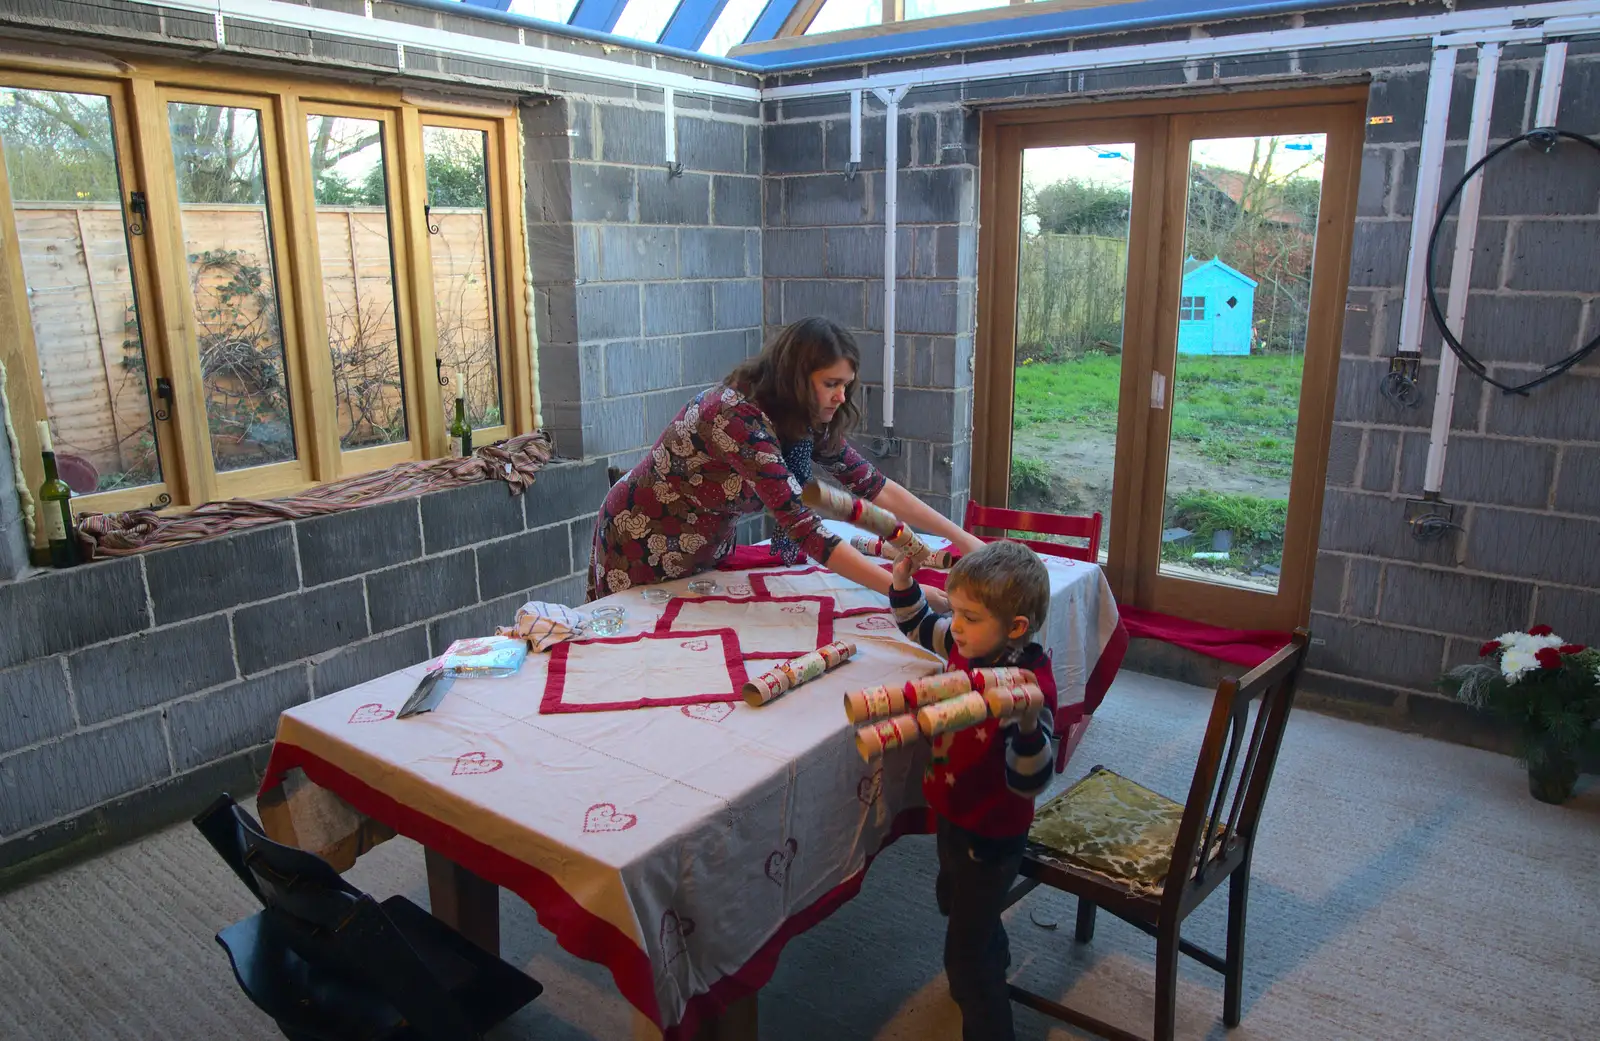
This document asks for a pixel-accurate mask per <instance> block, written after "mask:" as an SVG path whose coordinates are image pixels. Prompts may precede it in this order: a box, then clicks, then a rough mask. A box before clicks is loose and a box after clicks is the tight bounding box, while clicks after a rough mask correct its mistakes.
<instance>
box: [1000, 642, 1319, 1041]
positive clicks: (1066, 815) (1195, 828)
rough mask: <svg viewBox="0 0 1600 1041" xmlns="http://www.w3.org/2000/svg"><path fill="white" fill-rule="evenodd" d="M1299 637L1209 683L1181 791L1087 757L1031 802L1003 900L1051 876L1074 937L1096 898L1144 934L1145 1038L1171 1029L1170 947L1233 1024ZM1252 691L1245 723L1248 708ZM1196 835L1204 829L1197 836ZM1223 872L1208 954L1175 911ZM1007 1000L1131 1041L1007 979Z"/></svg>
mask: <svg viewBox="0 0 1600 1041" xmlns="http://www.w3.org/2000/svg"><path fill="white" fill-rule="evenodd" d="M1308 640H1309V635H1308V633H1307V632H1306V630H1305V629H1297V630H1295V633H1294V636H1293V639H1292V640H1291V642H1290V643H1289V644H1287V645H1286V646H1284V647H1283V648H1282V649H1281V650H1279V651H1278V652H1277V653H1276V654H1274V655H1273V656H1272V657H1271V658H1268V659H1267V660H1266V661H1265V662H1262V663H1261V664H1260V665H1259V666H1257V667H1256V668H1255V669H1253V670H1251V671H1250V672H1249V673H1248V674H1246V675H1245V676H1244V678H1243V679H1233V678H1232V677H1229V678H1227V679H1224V680H1223V681H1222V682H1221V683H1220V684H1218V685H1217V694H1216V698H1215V699H1214V700H1213V701H1212V704H1211V718H1210V721H1209V722H1208V723H1207V725H1206V733H1205V740H1204V742H1203V743H1202V744H1201V746H1200V758H1199V761H1198V762H1197V763H1196V764H1195V768H1194V778H1193V780H1192V781H1191V783H1190V785H1189V797H1188V799H1187V801H1185V802H1184V803H1182V804H1179V803H1176V802H1173V801H1172V800H1171V799H1167V798H1166V797H1164V796H1161V795H1158V794H1157V793H1155V792H1153V791H1151V790H1150V789H1148V788H1144V787H1142V786H1140V785H1138V784H1135V783H1134V782H1133V781H1130V780H1128V779H1127V778H1124V777H1121V776H1119V775H1118V774H1115V773H1112V772H1111V771H1109V770H1106V769H1105V768H1104V767H1099V766H1097V767H1095V768H1094V769H1093V770H1091V771H1090V773H1089V775H1088V776H1087V777H1085V778H1084V779H1083V780H1081V781H1079V782H1078V783H1077V784H1075V785H1073V786H1072V787H1071V788H1069V789H1068V790H1067V791H1065V792H1063V793H1062V794H1060V795H1058V796H1056V797H1055V798H1054V799H1052V800H1050V801H1049V802H1048V803H1046V804H1045V805H1044V806H1043V807H1041V808H1040V810H1039V812H1038V814H1037V815H1036V817H1035V819H1034V824H1033V827H1032V829H1031V830H1030V831H1029V833H1028V849H1027V853H1026V855H1025V856H1024V859H1023V863H1022V872H1021V874H1022V876H1023V880H1022V881H1021V882H1020V883H1018V885H1017V886H1016V888H1014V889H1013V890H1012V891H1011V894H1010V896H1009V899H1008V906H1009V905H1010V904H1014V903H1016V902H1017V901H1018V900H1019V899H1021V898H1022V897H1023V896H1025V895H1027V894H1028V893H1029V892H1031V891H1033V889H1034V888H1036V887H1037V886H1039V885H1046V886H1052V887H1054V888H1056V889H1060V890H1062V891H1064V892H1068V893H1071V894H1073V895H1074V896H1076V897H1077V898H1078V914H1077V929H1076V938H1077V941H1078V942H1079V943H1088V942H1089V941H1090V940H1091V939H1093V937H1094V922H1095V911H1096V909H1097V908H1101V907H1103V908H1105V909H1106V910H1107V911H1109V912H1111V913H1112V914H1114V915H1116V916H1117V917H1118V918H1121V919H1122V920H1124V921H1126V922H1128V923H1129V924H1131V925H1133V926H1135V927H1137V928H1139V929H1141V930H1143V931H1144V932H1146V933H1149V934H1150V935H1152V936H1154V937H1155V938H1156V1011H1155V1035H1154V1036H1155V1041H1171V1038H1172V1033H1173V1028H1174V1023H1175V1020H1176V1016H1177V1001H1176V999H1177V987H1178V955H1179V954H1180V953H1183V954H1187V955H1188V956H1189V957H1191V958H1193V959H1195V960H1196V961H1198V962H1200V963H1201V964H1202V965H1206V966H1208V967H1210V968H1212V969H1215V970H1216V971H1217V972H1220V973H1222V975H1223V980H1224V982H1223V999H1222V1021H1223V1023H1225V1024H1226V1025H1227V1026H1230V1027H1234V1026H1238V1024H1239V1011H1240V1000H1241V995H1242V991H1243V977H1244V927H1245V907H1246V902H1247V900H1248V897H1249V892H1250V860H1251V856H1252V854H1253V853H1254V850H1255V840H1256V826H1257V824H1258V822H1259V821H1260V818H1261V804H1262V801H1263V800H1264V799H1265V798H1266V795H1267V786H1268V785H1269V784H1271V782H1272V771H1273V767H1274V766H1275V764H1276V763H1277V759H1278V749H1279V746H1280V745H1281V744H1282V742H1283V731H1284V726H1285V724H1286V723H1287V722H1288V719H1289V710H1290V708H1291V706H1292V705H1293V702H1294V691H1295V683H1296V682H1297V681H1298V679H1299V675H1300V666H1301V662H1302V660H1303V659H1304V657H1305V651H1306V644H1307V642H1308ZM1257 700H1259V701H1260V706H1259V707H1258V708H1257V710H1256V712H1255V715H1254V720H1253V721H1252V719H1251V712H1250V708H1251V704H1252V703H1253V702H1255V701H1257ZM1241 747H1242V748H1243V753H1244V754H1243V755H1242V756H1241V755H1240V751H1241ZM1107 822H1111V823H1112V825H1113V826H1112V828H1107V827H1106V824H1107ZM1203 835H1209V836H1211V839H1210V840H1209V841H1203V840H1202V836H1203ZM1202 849H1203V850H1204V855H1202ZM1224 880H1226V881H1227V882H1228V934H1227V950H1226V953H1225V954H1224V955H1222V956H1221V957H1218V956H1217V955H1216V954H1213V953H1212V952H1210V951H1207V950H1205V949H1203V948H1201V947H1199V946H1197V945H1195V944H1193V943H1190V942H1189V941H1188V940H1184V939H1182V938H1181V935H1180V933H1181V931H1182V926H1183V920H1184V919H1185V918H1187V917H1188V916H1189V914H1190V912H1192V911H1193V910H1194V909H1195V908H1197V907H1199V906H1200V904H1201V903H1202V902H1204V901H1205V899H1206V898H1207V897H1208V896H1210V894H1211V892H1212V891H1213V890H1214V889H1216V888H1217V887H1218V886H1220V885H1221V884H1222V883H1223V881H1224ZM1011 999H1012V1000H1013V1001H1016V1002H1018V1003H1020V1004H1023V1005H1026V1006H1028V1007H1029V1008H1032V1009H1036V1010H1038V1011H1040V1012H1043V1013H1044V1014H1045V1015H1048V1016H1053V1017H1055V1018H1056V1019H1060V1020H1064V1021H1065V1022H1067V1023H1071V1024H1072V1025H1074V1026H1077V1027H1080V1028H1083V1029H1085V1030H1089V1031H1091V1032H1093V1033H1095V1034H1097V1035H1099V1036H1100V1037H1104V1038H1109V1039H1110V1041H1143V1039H1141V1038H1140V1037H1139V1036H1138V1035H1136V1034H1131V1033H1129V1032H1127V1031H1125V1030H1122V1029H1119V1028H1118V1027H1114V1026H1112V1025H1111V1024H1109V1023H1106V1022H1104V1021H1102V1020H1098V1019H1095V1018H1094V1017H1092V1016H1090V1015H1087V1014H1086V1013H1083V1012H1080V1011H1078V1010H1076V1009H1072V1008H1068V1007H1066V1006H1064V1005H1061V1004H1058V1003H1057V1002H1055V1001H1051V1000H1050V999H1048V998H1045V997H1042V996H1040V995H1037V994H1033V993H1030V992H1029V991H1026V990H1023V989H1022V988H1021V987H1018V986H1016V985H1014V984H1013V985H1012V987H1011Z"/></svg>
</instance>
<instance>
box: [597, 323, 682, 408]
mask: <svg viewBox="0 0 1600 1041" xmlns="http://www.w3.org/2000/svg"><path fill="white" fill-rule="evenodd" d="M605 360H606V361H605V364H606V394H607V395H608V396H615V395H619V394H638V393H641V392H643V391H648V390H664V389H665V388H667V387H676V386H678V384H679V380H680V371H681V369H682V366H681V365H680V364H679V351H678V341H677V339H676V338H671V337H669V338H666V339H660V340H645V341H644V342H643V343H634V342H632V341H627V340H622V341H618V342H616V343H608V344H606V345H605Z"/></svg>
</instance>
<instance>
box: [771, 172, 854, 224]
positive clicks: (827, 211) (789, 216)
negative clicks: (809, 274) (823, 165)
mask: <svg viewBox="0 0 1600 1041" xmlns="http://www.w3.org/2000/svg"><path fill="white" fill-rule="evenodd" d="M870 181H871V178H869V177H866V176H861V177H857V178H856V179H855V180H853V181H847V180H845V179H844V178H843V177H840V176H839V175H838V174H819V175H812V176H806V177H786V178H784V179H783V182H782V183H783V193H784V195H783V206H784V220H783V223H784V224H786V225H788V226H790V227H816V226H819V225H826V224H862V223H864V222H866V221H868V220H871V219H872V217H873V206H872V202H871V200H870V198H869V197H868V190H869V188H868V185H869V182H870ZM767 220H768V222H769V223H772V212H771V208H770V206H769V208H768V213H767Z"/></svg>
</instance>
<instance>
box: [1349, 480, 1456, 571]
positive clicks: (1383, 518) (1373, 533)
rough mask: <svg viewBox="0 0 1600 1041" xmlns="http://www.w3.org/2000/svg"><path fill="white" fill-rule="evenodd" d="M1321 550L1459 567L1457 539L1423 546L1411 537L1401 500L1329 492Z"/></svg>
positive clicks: (1437, 541) (1403, 502)
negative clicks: (1456, 560) (1457, 563)
mask: <svg viewBox="0 0 1600 1041" xmlns="http://www.w3.org/2000/svg"><path fill="white" fill-rule="evenodd" d="M1317 545H1318V547H1319V548H1321V549H1324V550H1328V551H1330V552H1334V553H1358V554H1361V555H1363V556H1376V557H1384V558H1386V559H1389V560H1403V561H1418V562H1421V563H1426V564H1436V565H1440V566H1449V565H1453V564H1454V563H1455V556H1456V540H1455V539H1453V538H1443V539H1435V540H1432V541H1426V542H1419V541H1418V540H1416V539H1414V538H1412V537H1411V526H1410V525H1409V524H1407V523H1406V520H1405V500H1404V499H1403V498H1400V497H1391V496H1387V495H1373V494H1369V493H1365V492H1355V491H1346V490H1344V489H1341V488H1329V489H1327V491H1326V492H1324V494H1323V499H1322V533H1321V536H1320V537H1319V539H1318V543H1317Z"/></svg>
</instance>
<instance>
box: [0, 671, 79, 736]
mask: <svg viewBox="0 0 1600 1041" xmlns="http://www.w3.org/2000/svg"><path fill="white" fill-rule="evenodd" d="M0 706H4V709H3V711H0V755H5V754H6V753H7V752H10V751H13V750H15V749H18V748H21V747H22V746H23V745H31V744H33V743H35V742H37V741H43V740H44V739H45V738H47V737H55V736H57V735H58V734H65V733H66V732H67V731H69V730H71V729H72V695H71V693H70V692H69V691H68V690H67V673H66V670H65V669H64V668H63V660H62V659H61V658H58V657H52V658H40V659H39V660H38V661H32V662H29V663H28V664H26V665H22V666H18V667H17V668H15V669H7V670H5V671H4V672H0Z"/></svg>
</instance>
